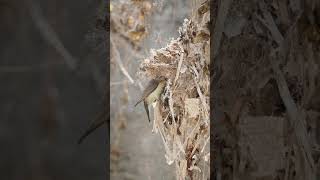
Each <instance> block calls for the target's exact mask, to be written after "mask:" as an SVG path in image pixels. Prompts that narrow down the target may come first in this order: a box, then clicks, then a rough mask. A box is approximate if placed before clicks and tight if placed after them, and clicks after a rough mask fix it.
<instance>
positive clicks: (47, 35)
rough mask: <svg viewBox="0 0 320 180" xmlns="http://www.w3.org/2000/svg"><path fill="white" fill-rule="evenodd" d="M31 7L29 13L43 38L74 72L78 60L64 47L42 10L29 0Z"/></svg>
mask: <svg viewBox="0 0 320 180" xmlns="http://www.w3.org/2000/svg"><path fill="white" fill-rule="evenodd" d="M27 3H28V6H29V8H28V9H29V12H30V15H31V18H32V20H33V22H34V23H35V26H36V27H37V28H38V30H39V32H40V34H41V35H42V37H43V38H44V39H45V40H46V41H47V42H48V43H49V44H51V45H52V46H53V47H54V48H55V49H56V50H57V52H58V53H59V54H60V55H61V56H62V57H63V59H64V60H65V63H66V65H67V66H68V67H69V68H70V69H72V70H74V69H75V68H76V65H77V62H76V59H75V58H74V57H73V56H72V55H71V54H70V53H69V51H68V50H67V49H66V48H65V47H64V45H63V43H62V42H61V40H60V39H59V36H58V35H57V33H56V32H55V31H54V30H53V29H52V27H51V26H50V24H49V23H48V22H47V20H46V19H45V18H44V17H43V15H42V14H41V8H40V6H39V5H38V4H36V3H35V2H34V1H33V0H27Z"/></svg>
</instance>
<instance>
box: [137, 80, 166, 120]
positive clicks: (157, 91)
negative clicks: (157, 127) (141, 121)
mask: <svg viewBox="0 0 320 180" xmlns="http://www.w3.org/2000/svg"><path fill="white" fill-rule="evenodd" d="M165 85H166V81H165V80H164V79H152V80H151V81H150V82H149V84H148V85H147V87H146V88H145V90H144V91H143V93H142V96H141V98H140V99H139V101H138V102H137V103H136V104H135V105H134V106H135V107H136V106H137V105H138V104H139V103H140V102H142V101H143V103H144V109H145V110H146V113H147V116H148V120H149V122H150V115H149V108H148V105H150V104H152V103H153V102H155V101H156V100H158V99H159V98H160V95H161V93H162V91H163V89H164V87H165Z"/></svg>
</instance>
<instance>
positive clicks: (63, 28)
mask: <svg viewBox="0 0 320 180" xmlns="http://www.w3.org/2000/svg"><path fill="white" fill-rule="evenodd" d="M102 7H103V1H102V0H101V1H100V0H96V1H74V0H71V1H63V0H54V1H38V0H32V1H29V0H28V1H27V0H26V1H25V0H1V1H0V22H1V23H0V30H1V33H0V84H1V88H0V152H1V153H0V179H1V180H15V179H16V180H21V179H25V180H28V179H30V180H31V179H32V180H37V179H39V180H51V179H59V180H63V179H66V180H70V179H79V180H80V179H105V178H106V157H107V154H106V153H105V152H106V148H107V145H106V128H101V129H99V130H97V132H95V133H94V134H92V135H91V136H90V137H89V138H88V139H87V140H86V141H85V142H84V143H83V144H81V145H78V144H77V140H78V138H79V137H80V135H81V133H83V131H84V130H85V128H87V127H88V125H89V123H90V121H91V120H92V119H93V118H94V117H95V116H96V114H97V113H98V112H100V111H101V110H102V108H103V106H102V104H103V103H102V97H103V92H104V90H105V68H106V66H105V64H106V61H107V55H106V50H105V42H104V39H105V35H106V33H105V31H101V30H99V26H100V25H99V18H101V17H102V16H103V15H102V14H101V12H100V11H101V8H102ZM100 16H101V17H100ZM47 25H49V26H47ZM72 60H74V62H76V67H73V66H72V65H73V64H72V63H71V64H67V63H66V62H69V61H72Z"/></svg>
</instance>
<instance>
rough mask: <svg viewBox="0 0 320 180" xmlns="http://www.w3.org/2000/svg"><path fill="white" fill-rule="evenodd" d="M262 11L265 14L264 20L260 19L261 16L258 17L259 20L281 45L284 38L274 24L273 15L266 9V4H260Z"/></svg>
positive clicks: (261, 2)
mask: <svg viewBox="0 0 320 180" xmlns="http://www.w3.org/2000/svg"><path fill="white" fill-rule="evenodd" d="M259 5H260V9H261V10H262V12H263V16H264V19H263V18H262V17H260V16H259V15H256V16H257V18H258V19H259V20H260V21H261V22H262V23H263V24H264V25H265V26H266V27H267V28H268V29H269V31H270V32H271V35H272V37H273V39H274V40H275V41H276V42H277V43H278V44H279V45H280V44H281V42H282V41H283V36H282V34H281V33H280V31H279V29H278V27H277V25H276V23H275V22H274V20H273V18H272V16H271V14H270V12H269V11H267V9H266V4H265V3H264V2H263V1H260V2H259Z"/></svg>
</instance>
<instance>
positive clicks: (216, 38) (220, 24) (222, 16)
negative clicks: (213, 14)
mask: <svg viewBox="0 0 320 180" xmlns="http://www.w3.org/2000/svg"><path fill="white" fill-rule="evenodd" d="M231 3H232V0H223V1H220V7H219V10H218V16H217V21H216V24H215V27H214V30H213V58H215V57H216V56H217V55H218V52H219V49H220V41H221V38H222V32H223V30H224V22H225V20H226V18H227V14H228V11H229V7H230V5H231Z"/></svg>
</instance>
